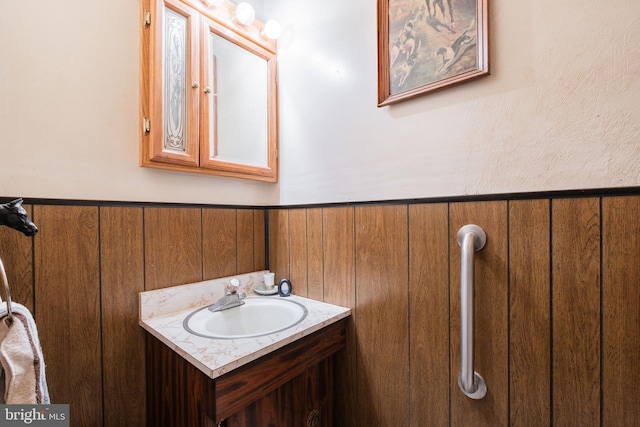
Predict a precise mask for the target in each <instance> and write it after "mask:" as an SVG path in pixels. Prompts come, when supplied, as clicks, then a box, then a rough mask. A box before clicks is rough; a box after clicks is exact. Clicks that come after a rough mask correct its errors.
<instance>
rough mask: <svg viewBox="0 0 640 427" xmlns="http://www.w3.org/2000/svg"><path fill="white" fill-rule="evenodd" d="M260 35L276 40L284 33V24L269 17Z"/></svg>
mask: <svg viewBox="0 0 640 427" xmlns="http://www.w3.org/2000/svg"><path fill="white" fill-rule="evenodd" d="M260 35H262V37H264V38H266V39H271V40H276V39H277V38H278V37H280V36H281V35H282V25H280V23H279V22H278V21H276V20H275V19H269V20H268V21H267V22H266V23H265V24H264V27H263V28H262V31H261V32H260Z"/></svg>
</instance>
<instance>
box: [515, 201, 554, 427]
mask: <svg viewBox="0 0 640 427" xmlns="http://www.w3.org/2000/svg"><path fill="white" fill-rule="evenodd" d="M549 207H550V202H549V200H521V201H513V202H510V203H509V251H510V254H509V258H510V260H509V267H510V268H509V271H510V336H509V342H510V352H509V355H510V357H509V366H510V371H511V378H510V381H511V382H510V402H511V413H510V424H511V425H513V426H531V425H536V426H543V425H549V424H550V422H551V301H550V297H551V296H550V295H551V260H550V256H551V253H550V244H551V241H550V239H551V234H550V233H551V231H550V228H551V224H550V212H549Z"/></svg>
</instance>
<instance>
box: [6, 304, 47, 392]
mask: <svg viewBox="0 0 640 427" xmlns="http://www.w3.org/2000/svg"><path fill="white" fill-rule="evenodd" d="M11 311H12V312H13V322H12V323H11V324H10V325H8V324H7V322H6V320H7V310H6V308H5V307H2V308H0V369H1V371H2V373H1V375H0V403H7V404H49V403H51V402H50V401H49V390H48V388H47V380H46V377H45V370H44V359H43V357H42V349H41V347H40V340H39V339H38V330H37V328H36V324H35V321H34V320H33V316H32V315H31V312H30V311H29V310H28V309H27V308H26V307H25V306H23V305H21V304H18V303H12V304H11ZM2 389H4V390H2Z"/></svg>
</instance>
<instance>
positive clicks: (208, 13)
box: [140, 0, 278, 182]
mask: <svg viewBox="0 0 640 427" xmlns="http://www.w3.org/2000/svg"><path fill="white" fill-rule="evenodd" d="M235 10H236V5H235V4H234V3H232V2H230V1H228V0H225V1H224V2H223V3H222V4H221V5H220V6H208V3H207V4H205V3H204V2H201V1H199V0H192V1H188V0H143V1H142V21H143V22H142V37H141V39H142V59H141V61H142V73H141V101H142V102H141V104H142V106H141V115H142V132H141V133H142V135H141V144H140V164H141V166H145V167H153V168H161V169H169V170H174V171H182V172H195V173H203V174H210V175H222V176H227V177H235V178H246V179H254V180H260V181H268V182H275V181H277V161H278V159H277V149H278V147H277V146H278V128H277V67H276V45H275V41H273V40H270V39H267V38H264V37H262V36H261V30H262V28H263V27H264V24H263V23H262V22H260V21H258V20H255V21H254V22H253V23H252V24H249V25H243V24H241V23H239V22H238V21H237V20H236V19H235V18H234V16H235Z"/></svg>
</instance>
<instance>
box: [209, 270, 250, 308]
mask: <svg viewBox="0 0 640 427" xmlns="http://www.w3.org/2000/svg"><path fill="white" fill-rule="evenodd" d="M239 287H240V281H239V280H238V279H236V278H235V277H234V278H233V279H231V280H229V283H227V285H226V286H225V291H224V296H223V297H222V298H220V299H219V300H218V301H217V302H216V303H215V304H213V305H212V306H211V307H209V310H211V311H222V310H227V309H229V308H233V307H238V306H240V305H242V304H244V301H242V300H243V299H245V298H246V297H247V295H246V294H245V293H244V292H240V293H238V288H239Z"/></svg>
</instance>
